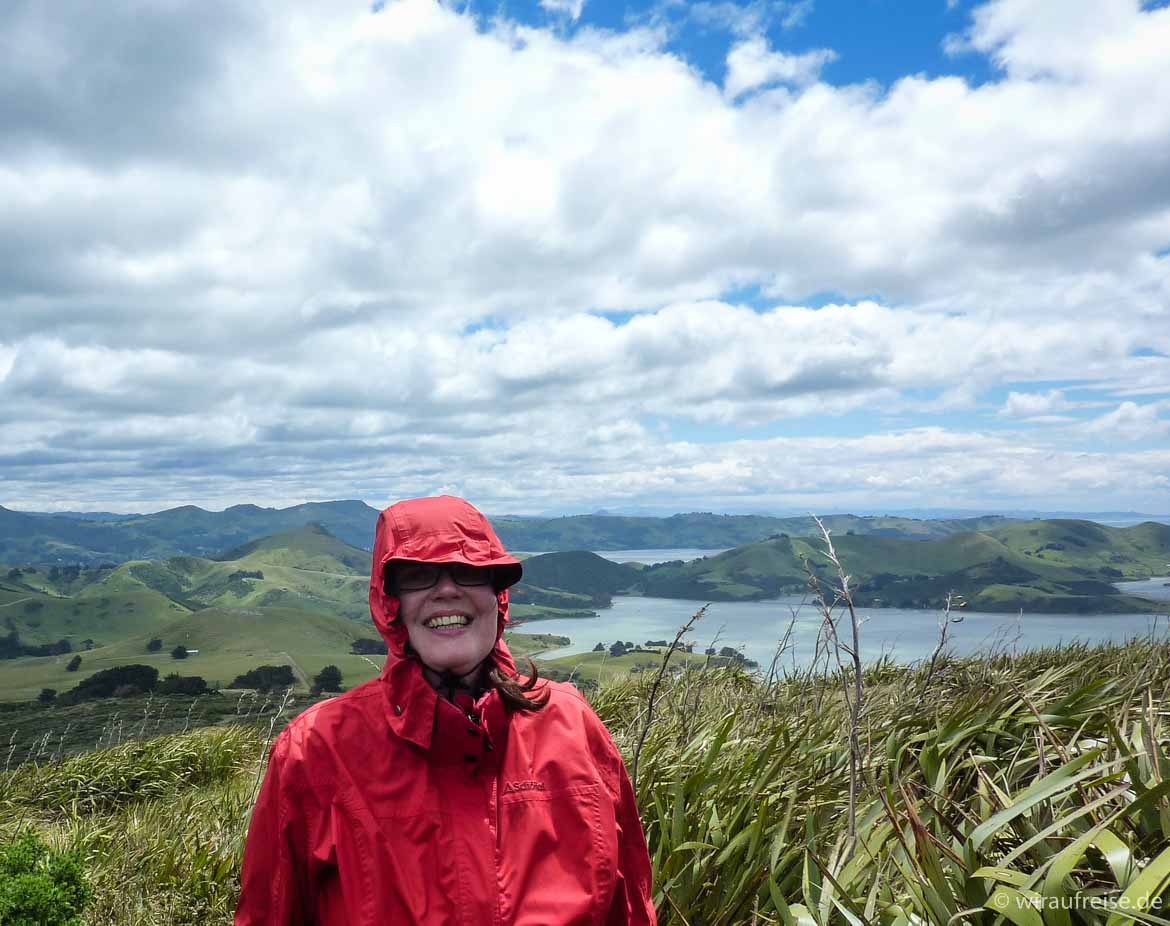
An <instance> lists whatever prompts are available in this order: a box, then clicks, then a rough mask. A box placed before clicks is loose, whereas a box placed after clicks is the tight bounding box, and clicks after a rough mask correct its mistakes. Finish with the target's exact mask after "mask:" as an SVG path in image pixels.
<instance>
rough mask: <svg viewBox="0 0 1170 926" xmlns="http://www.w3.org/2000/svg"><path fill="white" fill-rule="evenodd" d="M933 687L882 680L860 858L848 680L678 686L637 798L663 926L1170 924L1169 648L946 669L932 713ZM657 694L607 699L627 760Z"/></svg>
mask: <svg viewBox="0 0 1170 926" xmlns="http://www.w3.org/2000/svg"><path fill="white" fill-rule="evenodd" d="M926 672H927V669H925V668H913V669H905V668H898V667H896V666H893V665H891V664H889V663H883V664H878V665H876V666H871V667H869V669H868V671H867V673H866V679H865V681H866V685H867V696H866V707H865V712H864V715H863V717H862V725H861V736H862V740H863V743H864V750H865V761H864V769H865V776H864V781H863V786H862V789H861V793H860V795H859V802H858V807H857V844H856V848H855V849H854V851H853V852H852V854H850V853H849V851H848V842H849V841H848V839H847V836H848V823H847V816H848V804H849V793H850V788H849V777H850V775H849V769H850V762H849V759H850V749H849V730H850V724H849V711H848V706H847V705H846V704H845V703H844V699H843V696H842V690H841V685H840V680H839V679H835V678H833V677H831V676H824V675H820V676H816V675H813V676H810V675H800V676H792V677H788V678H781V679H779V680H777V681H776V682H775V683H773V684H770V685H768V686H766V687H764V686H755V685H753V684H751V682H749V681H747V680H745V679H744V678H743V677H742V676H740V675H737V674H733V673H731V672H729V671H728V670H719V671H716V672H708V673H705V675H700V676H699V677H693V673H692V670H690V669H686V670H683V671H682V672H681V673H679V674H677V675H675V676H674V679H673V682H672V688H671V689H670V690H667V691H666V692H664V694H663V695H662V698H661V700H660V703H659V704H658V705H657V707H656V715H657V716H658V718H659V720H658V722H657V723H656V725H655V726H654V728H653V729H652V730H651V732H650V734H649V736H648V737H647V739H646V743H645V745H644V746H643V749H642V753H641V759H640V774H639V782H638V798H639V806H640V807H641V809H642V813H643V821H644V824H645V826H646V831H647V837H648V840H649V843H650V847H651V853H652V856H653V861H654V868H655V872H656V890H657V892H658V893H657V900H658V907H659V911H660V913H661V916H662V921H663V922H664V923H670V924H692V926H693V924H698V923H702V924H705V926H715V924H724V923H753V922H754V923H800V924H821V923H850V924H860V923H888V924H904V923H905V924H909V923H919V922H930V923H952V922H961V921H966V922H983V923H993V922H1003V921H1009V922H1012V923H1024V924H1028V926H1039V924H1041V923H1062V924H1064V923H1072V922H1077V923H1109V924H1110V926H1120V924H1122V923H1129V922H1134V921H1140V922H1167V921H1170V917H1166V918H1159V917H1158V916H1157V914H1159V912H1160V910H1161V902H1160V897H1161V895H1162V891H1163V890H1164V889H1165V887H1166V883H1167V880H1168V878H1170V800H1168V796H1170V755H1168V748H1167V743H1168V739H1170V730H1168V729H1167V725H1166V705H1165V695H1166V691H1167V683H1168V682H1170V649H1168V647H1167V646H1166V645H1165V644H1161V643H1157V644H1155V643H1152V642H1134V643H1132V644H1129V645H1126V646H1104V647H1097V648H1089V647H1085V646H1067V647H1060V648H1053V649H1049V650H1043V651H1040V652H1032V653H1028V654H1025V655H1022V656H1018V657H1009V656H997V657H990V658H984V659H964V660H953V659H951V660H948V659H946V658H945V657H940V658H939V659H938V660H936V663H935V666H934V672H933V678H932V679H931V688H930V690H929V691H928V692H927V697H926V698H925V699H923V698H922V697H921V692H922V683H923V682H924V681H925V673H926ZM643 687H644V682H643V681H642V680H641V679H639V678H632V679H630V680H628V681H626V682H623V683H621V684H618V685H612V686H610V687H608V688H605V689H603V690H602V691H601V693H600V694H599V696H598V697H597V699H596V703H597V707H598V709H599V711H600V712H601V713H602V715H603V717H604V718H605V719H606V720H607V721H608V722H609V723H610V725H611V728H612V729H614V730H615V731H616V732H617V733H618V735H619V737H622V738H623V739H625V740H626V741H628V737H629V735H630V733H631V732H632V731H633V730H636V729H639V728H638V725H637V722H636V714H637V711H638V705H639V704H641V703H642V700H643V697H644V696H645V695H647V694H648V693H647V692H645V691H644V690H643ZM696 689H698V690H700V691H702V692H703V693H702V694H701V696H696V695H695V691H696ZM696 704H698V705H700V712H701V716H699V717H697V718H696V717H695V716H694V709H693V708H694V705H696ZM640 732H641V731H640V730H639V733H640Z"/></svg>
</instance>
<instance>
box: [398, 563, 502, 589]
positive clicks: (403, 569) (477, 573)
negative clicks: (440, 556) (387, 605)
mask: <svg viewBox="0 0 1170 926" xmlns="http://www.w3.org/2000/svg"><path fill="white" fill-rule="evenodd" d="M443 572H446V573H447V574H448V575H449V576H451V578H452V579H453V580H454V581H455V583H456V584H457V585H465V586H469V587H478V586H481V585H489V584H490V583H491V581H492V570H491V567H490V566H469V565H467V564H466V563H412V562H397V563H395V564H394V570H393V573H392V576H393V585H392V587H393V588H396V589H399V590H400V591H404V592H417V591H422V590H423V589H425V588H431V587H432V586H433V585H435V584H436V583H437V582H438V581H439V575H440V573H443Z"/></svg>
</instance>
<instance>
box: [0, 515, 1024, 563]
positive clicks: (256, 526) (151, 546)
mask: <svg viewBox="0 0 1170 926" xmlns="http://www.w3.org/2000/svg"><path fill="white" fill-rule="evenodd" d="M377 517H378V512H377V510H375V509H374V508H371V507H370V506H369V505H367V504H365V503H364V502H360V501H335V502H313V503H309V504H305V505H295V506H293V507H290V508H261V507H258V506H256V505H235V506H233V507H231V508H228V509H226V510H224V511H205V510H204V509H202V508H196V507H194V506H192V505H187V506H184V507H181V508H170V509H167V510H166V511H158V512H154V513H153V514H143V515H111V516H109V517H108V518H106V519H101V518H98V517H97V516H96V515H89V514H86V515H76V514H74V515H68V514H59V515H57V514H54V515H49V514H45V513H27V512H19V511H12V510H10V509H7V508H3V507H0V563H6V564H9V565H23V564H46V565H48V564H57V565H71V564H77V565H84V566H94V565H99V564H102V563H111V564H115V565H116V564H118V563H123V562H127V561H129V560H138V559H165V558H167V557H169V556H216V555H219V554H220V553H222V551H224V550H227V549H229V548H232V547H237V546H240V545H242V544H245V543H248V542H249V541H252V540H256V539H258V538H261V537H267V536H271V535H272V534H276V533H280V532H281V531H287V530H293V529H296V528H298V527H303V526H304V525H305V524H309V523H315V524H320V525H321V526H322V527H324V528H325V529H326V530H327V531H328V532H329V533H330V534H332V535H333V536H335V537H337V538H338V539H340V540H343V541H344V542H345V543H348V544H350V545H351V546H354V547H358V548H360V549H365V550H369V549H370V548H371V546H372V541H373V536H374V526H375V524H376V522H377ZM824 520H825V523H826V524H827V525H828V526H829V527H830V528H831V529H832V530H833V531H834V532H835V533H838V534H846V533H854V534H877V535H880V536H889V537H905V538H910V539H916V540H930V539H937V538H940V537H947V536H950V535H952V534H956V533H963V532H965V531H972V530H983V529H986V528H991V527H994V526H996V525H999V524H1003V523H1005V521H1004V519H1003V518H999V517H994V516H991V517H975V518H959V519H934V520H927V519H919V518H903V517H885V516H881V517H858V516H855V515H848V514H838V515H829V516H827V517H826V518H825V519H824ZM496 528H497V530H498V531H499V533H500V536H501V538H502V539H503V540H504V543H505V544H507V546H508V547H509V548H510V549H514V550H521V551H527V552H530V553H540V552H552V551H564V550H629V549H647V548H654V549H659V548H676V547H691V548H698V549H727V548H730V547H736V546H740V545H741V544H745V543H751V542H753V541H757V540H763V539H765V538H767V537H770V536H772V535H775V534H782V533H787V534H792V535H797V536H803V535H807V534H811V533H813V532H814V531H815V527H814V525H813V522H812V520H811V518H808V517H789V518H775V517H767V516H764V515H720V514H710V513H692V514H677V515H672V516H671V517H666V518H660V517H626V516H619V515H600V514H592V515H573V516H570V517H564V518H517V517H502V518H498V519H496Z"/></svg>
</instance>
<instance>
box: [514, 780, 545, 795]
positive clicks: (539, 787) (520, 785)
mask: <svg viewBox="0 0 1170 926" xmlns="http://www.w3.org/2000/svg"><path fill="white" fill-rule="evenodd" d="M544 790H545V787H544V782H543V781H509V782H507V783H505V785H504V793H505V794H517V793H519V792H520V791H544Z"/></svg>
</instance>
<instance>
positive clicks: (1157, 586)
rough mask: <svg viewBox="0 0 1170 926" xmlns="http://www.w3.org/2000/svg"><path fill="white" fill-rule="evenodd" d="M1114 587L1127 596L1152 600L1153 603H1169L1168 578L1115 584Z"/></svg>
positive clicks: (1169, 582)
mask: <svg viewBox="0 0 1170 926" xmlns="http://www.w3.org/2000/svg"><path fill="white" fill-rule="evenodd" d="M1114 585H1115V586H1116V587H1117V588H1118V589H1120V590H1121V591H1123V592H1125V593H1126V594H1127V595H1138V596H1140V597H1142V598H1152V599H1154V600H1155V601H1170V577H1168V576H1161V577H1159V578H1155V579H1142V580H1141V581H1140V582H1116V583H1114Z"/></svg>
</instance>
